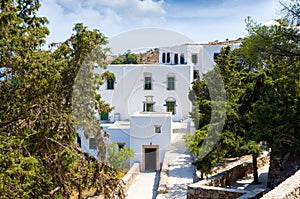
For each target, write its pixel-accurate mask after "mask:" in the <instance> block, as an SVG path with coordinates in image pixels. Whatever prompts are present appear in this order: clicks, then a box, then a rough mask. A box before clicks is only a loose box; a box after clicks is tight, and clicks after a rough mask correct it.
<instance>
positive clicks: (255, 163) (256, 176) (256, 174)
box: [252, 154, 260, 184]
mask: <svg viewBox="0 0 300 199" xmlns="http://www.w3.org/2000/svg"><path fill="white" fill-rule="evenodd" d="M252 160H253V177H254V181H253V184H260V182H259V179H258V171H257V155H256V154H252Z"/></svg>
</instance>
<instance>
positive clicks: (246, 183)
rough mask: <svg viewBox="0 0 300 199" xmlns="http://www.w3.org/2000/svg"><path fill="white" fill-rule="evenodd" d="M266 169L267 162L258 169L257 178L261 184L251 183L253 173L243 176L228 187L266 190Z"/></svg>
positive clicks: (267, 167)
mask: <svg viewBox="0 0 300 199" xmlns="http://www.w3.org/2000/svg"><path fill="white" fill-rule="evenodd" d="M268 170H269V164H267V165H265V166H263V167H262V168H260V169H258V178H259V181H260V182H261V184H258V185H255V184H252V182H253V174H251V175H249V176H246V177H244V178H243V179H240V180H237V181H236V182H235V183H234V184H232V186H231V187H230V188H235V189H243V190H246V191H258V190H262V189H264V190H266V189H267V182H268Z"/></svg>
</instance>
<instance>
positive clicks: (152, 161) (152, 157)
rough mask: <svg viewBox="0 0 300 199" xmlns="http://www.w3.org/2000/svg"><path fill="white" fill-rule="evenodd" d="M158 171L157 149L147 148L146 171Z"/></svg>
mask: <svg viewBox="0 0 300 199" xmlns="http://www.w3.org/2000/svg"><path fill="white" fill-rule="evenodd" d="M155 170H156V149H155V148H145V171H155Z"/></svg>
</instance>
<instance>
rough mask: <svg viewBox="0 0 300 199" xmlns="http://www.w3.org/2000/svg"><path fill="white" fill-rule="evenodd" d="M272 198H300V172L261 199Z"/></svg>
mask: <svg viewBox="0 0 300 199" xmlns="http://www.w3.org/2000/svg"><path fill="white" fill-rule="evenodd" d="M273 198H281V199H290V198H300V170H298V171H297V172H296V173H295V174H294V175H292V176H291V177H289V178H288V179H286V180H285V181H283V182H282V183H281V184H280V185H278V186H277V187H275V188H274V189H273V190H271V191H270V192H268V193H267V194H266V195H264V196H263V197H262V199H273Z"/></svg>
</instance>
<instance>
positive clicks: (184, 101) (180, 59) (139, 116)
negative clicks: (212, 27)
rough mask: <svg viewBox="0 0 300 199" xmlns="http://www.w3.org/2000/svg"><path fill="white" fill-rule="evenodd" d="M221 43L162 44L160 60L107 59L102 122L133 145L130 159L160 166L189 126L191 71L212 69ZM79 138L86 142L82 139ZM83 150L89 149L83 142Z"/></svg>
mask: <svg viewBox="0 0 300 199" xmlns="http://www.w3.org/2000/svg"><path fill="white" fill-rule="evenodd" d="M225 46H226V45H225V44H222V45H194V44H193V45H189V44H186V45H181V46H174V47H165V48H161V49H160V52H159V64H135V65H109V66H108V67H107V69H105V70H108V71H110V72H112V73H113V74H114V76H115V78H114V80H113V81H111V82H106V83H104V84H103V85H102V86H101V87H100V89H99V91H98V92H99V93H100V94H101V96H102V99H103V100H104V101H105V102H107V103H109V104H110V105H111V106H112V107H114V109H113V111H111V112H110V113H108V115H106V117H105V118H104V119H103V118H102V121H101V126H102V128H103V130H105V131H107V132H108V133H109V134H110V139H111V140H112V141H114V142H117V143H119V144H121V145H123V146H126V147H130V148H131V149H133V150H134V151H135V156H134V157H133V158H132V160H131V161H130V163H131V164H133V163H134V162H140V163H141V169H142V171H143V170H147V167H148V166H147V164H151V162H155V163H154V164H153V165H152V167H148V168H152V169H153V168H154V169H155V170H159V169H160V164H161V163H162V161H163V158H164V154H165V152H166V151H167V150H168V149H169V147H170V146H171V145H172V143H174V142H176V141H178V139H181V136H182V134H185V133H192V132H193V125H192V124H191V120H190V119H189V113H190V112H191V111H192V103H191V102H190V100H189V99H188V95H189V92H190V90H191V88H192V83H193V81H194V80H195V79H194V78H195V72H197V74H199V75H200V77H201V76H202V74H203V73H206V72H207V71H208V70H211V69H212V68H213V67H214V64H215V62H214V56H215V54H216V53H219V52H220V49H221V48H222V47H225ZM238 46H239V45H238V44H235V45H232V48H236V47H238ZM105 70H104V71H105ZM104 71H103V70H102V71H99V72H104ZM99 118H100V119H101V117H99ZM83 142H84V145H85V146H88V144H87V143H86V142H87V141H86V140H85V141H83ZM84 150H86V151H89V149H87V147H85V148H84ZM91 152H92V153H93V154H95V152H94V151H93V150H91ZM151 154H154V155H151ZM147 161H148V163H147Z"/></svg>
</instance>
